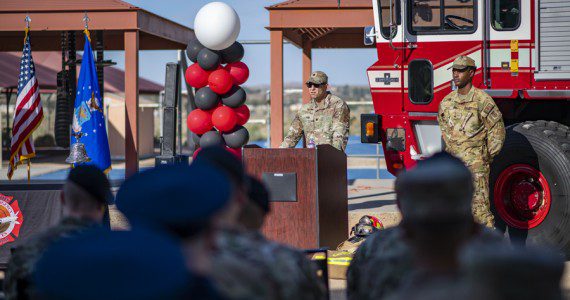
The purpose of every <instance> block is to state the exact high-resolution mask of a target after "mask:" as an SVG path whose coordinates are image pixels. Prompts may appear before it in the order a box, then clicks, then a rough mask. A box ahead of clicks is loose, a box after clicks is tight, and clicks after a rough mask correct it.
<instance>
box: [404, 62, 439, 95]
mask: <svg viewBox="0 0 570 300" xmlns="http://www.w3.org/2000/svg"><path fill="white" fill-rule="evenodd" d="M408 97H409V98H410V101H411V102H412V103H414V104H428V103H430V102H431V100H432V99H433V65H432V64H431V62H430V61H429V60H425V59H416V60H413V61H411V62H410V64H409V65H408Z"/></svg>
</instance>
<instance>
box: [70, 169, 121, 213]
mask: <svg viewBox="0 0 570 300" xmlns="http://www.w3.org/2000/svg"><path fill="white" fill-rule="evenodd" d="M67 180H69V181H71V182H73V183H74V184H76V185H78V186H79V187H81V188H82V189H83V190H84V191H85V192H87V193H88V194H90V195H91V196H93V198H95V200H97V201H99V202H101V203H102V204H113V194H112V193H111V185H110V183H109V180H108V179H107V175H105V173H103V171H101V170H100V169H99V168H98V167H96V166H94V165H79V166H76V167H75V168H73V169H71V171H70V172H69V175H68V176H67Z"/></svg>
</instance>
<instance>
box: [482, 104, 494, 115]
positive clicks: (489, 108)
mask: <svg viewBox="0 0 570 300" xmlns="http://www.w3.org/2000/svg"><path fill="white" fill-rule="evenodd" d="M494 108H495V104H494V103H492V102H487V104H485V107H483V111H482V112H481V115H482V116H483V118H486V117H487V116H488V115H489V113H491V111H492V110H493V109H494Z"/></svg>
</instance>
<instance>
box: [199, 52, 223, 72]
mask: <svg viewBox="0 0 570 300" xmlns="http://www.w3.org/2000/svg"><path fill="white" fill-rule="evenodd" d="M220 59H221V57H220V54H219V53H218V52H216V51H214V50H210V49H208V48H204V49H202V50H200V52H199V53H198V64H199V65H200V67H201V68H202V69H204V70H208V71H210V70H214V69H216V68H218V66H219V65H220Z"/></svg>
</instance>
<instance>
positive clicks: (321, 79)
mask: <svg viewBox="0 0 570 300" xmlns="http://www.w3.org/2000/svg"><path fill="white" fill-rule="evenodd" d="M328 82H329V77H328V76H327V74H325V72H323V71H315V72H313V73H311V76H310V77H309V80H307V82H306V83H314V84H326V83H328Z"/></svg>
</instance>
